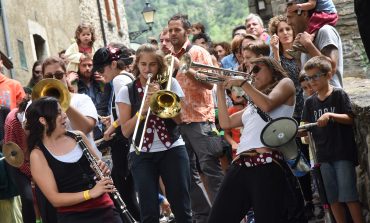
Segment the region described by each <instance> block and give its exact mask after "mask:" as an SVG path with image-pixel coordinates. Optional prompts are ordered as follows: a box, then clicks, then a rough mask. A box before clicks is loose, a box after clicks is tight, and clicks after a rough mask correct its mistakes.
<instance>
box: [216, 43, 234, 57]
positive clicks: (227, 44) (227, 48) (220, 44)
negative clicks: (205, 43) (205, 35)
mask: <svg viewBox="0 0 370 223" xmlns="http://www.w3.org/2000/svg"><path fill="white" fill-rule="evenodd" d="M217 46H220V47H222V48H223V49H224V50H225V52H226V54H225V55H226V56H227V55H229V54H230V53H231V45H230V43H228V42H225V41H223V42H219V43H215V44H213V48H216V47H217Z"/></svg>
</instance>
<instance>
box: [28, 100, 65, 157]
mask: <svg viewBox="0 0 370 223" xmlns="http://www.w3.org/2000/svg"><path fill="white" fill-rule="evenodd" d="M58 114H59V112H58V101H57V99H55V98H53V97H42V98H39V99H37V100H34V101H33V102H32V103H31V105H30V106H29V107H28V108H27V110H26V125H25V129H26V130H28V131H29V134H28V136H27V145H28V149H29V151H32V149H34V147H35V146H37V144H38V143H40V142H41V141H42V139H43V135H44V131H45V130H46V135H48V136H50V135H51V133H52V132H53V131H54V130H55V127H56V119H57V116H58ZM41 117H43V118H44V119H45V120H46V123H47V128H46V129H45V126H44V125H42V124H41V122H40V120H39V119H40V118H41Z"/></svg>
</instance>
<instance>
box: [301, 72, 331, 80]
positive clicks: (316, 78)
mask: <svg viewBox="0 0 370 223" xmlns="http://www.w3.org/2000/svg"><path fill="white" fill-rule="evenodd" d="M322 76H326V73H317V74H314V75H312V76H311V77H309V76H306V77H305V78H304V80H305V81H308V82H310V81H317V80H319V79H320V77H322Z"/></svg>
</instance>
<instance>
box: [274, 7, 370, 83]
mask: <svg viewBox="0 0 370 223" xmlns="http://www.w3.org/2000/svg"><path fill="white" fill-rule="evenodd" d="M333 1H334V3H335V5H336V8H337V11H338V15H339V21H338V23H337V25H336V28H337V30H338V32H339V34H340V35H341V38H342V44H343V59H344V76H345V77H361V78H370V70H369V60H368V58H367V56H366V53H365V50H364V47H363V45H362V41H361V38H360V34H359V31H358V27H357V20H356V15H355V13H354V3H353V0H333ZM271 4H272V12H273V14H274V15H277V14H282V13H284V10H285V4H286V0H274V1H272V3H271Z"/></svg>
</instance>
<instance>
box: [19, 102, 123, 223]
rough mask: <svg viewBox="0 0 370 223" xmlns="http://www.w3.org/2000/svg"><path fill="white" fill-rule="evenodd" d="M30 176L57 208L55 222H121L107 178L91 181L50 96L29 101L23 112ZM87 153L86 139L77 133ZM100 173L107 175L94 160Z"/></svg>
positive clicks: (84, 160)
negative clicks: (83, 142) (29, 153)
mask: <svg viewBox="0 0 370 223" xmlns="http://www.w3.org/2000/svg"><path fill="white" fill-rule="evenodd" d="M26 119H27V122H26V130H28V131H29V135H28V137H27V143H28V147H29V149H30V151H31V155H30V163H31V173H32V177H33V179H34V181H35V183H36V184H37V185H38V187H39V188H40V189H41V191H42V193H43V194H44V195H45V196H46V198H47V199H48V200H49V201H50V203H51V204H52V205H53V206H54V207H56V208H57V219H58V222H63V223H65V222H73V223H76V222H77V223H78V222H86V223H91V222H96V223H98V222H99V223H100V222H113V223H120V222H122V221H121V219H120V216H119V213H118V212H117V211H116V210H115V208H114V205H113V201H112V200H111V199H110V197H109V195H108V194H107V193H108V192H113V191H114V190H115V188H114V186H113V182H112V181H111V180H110V179H109V178H104V177H103V178H102V179H100V180H99V181H97V182H95V180H94V176H95V173H94V171H93V170H92V168H91V167H90V164H91V163H90V162H89V161H88V160H87V158H86V157H85V156H84V155H83V151H82V148H81V147H80V146H79V144H78V143H77V142H76V140H75V139H74V138H72V137H69V136H67V135H66V133H67V130H66V128H67V125H66V119H67V116H66V113H65V112H63V111H62V109H61V107H60V105H59V103H58V101H57V100H56V99H55V98H52V97H42V98H40V99H38V100H35V101H33V102H32V104H31V105H30V106H29V107H28V109H27V111H26ZM78 134H80V135H81V136H82V137H83V139H84V141H85V143H86V144H87V145H88V150H89V152H90V153H91V154H94V155H95V157H96V154H95V153H94V151H93V149H92V148H91V145H90V144H89V142H88V140H87V138H86V136H85V135H84V134H83V133H82V132H79V133H78ZM98 165H99V167H100V169H101V170H102V172H104V173H105V174H108V173H109V170H108V167H107V166H106V165H105V163H104V162H102V161H98Z"/></svg>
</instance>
